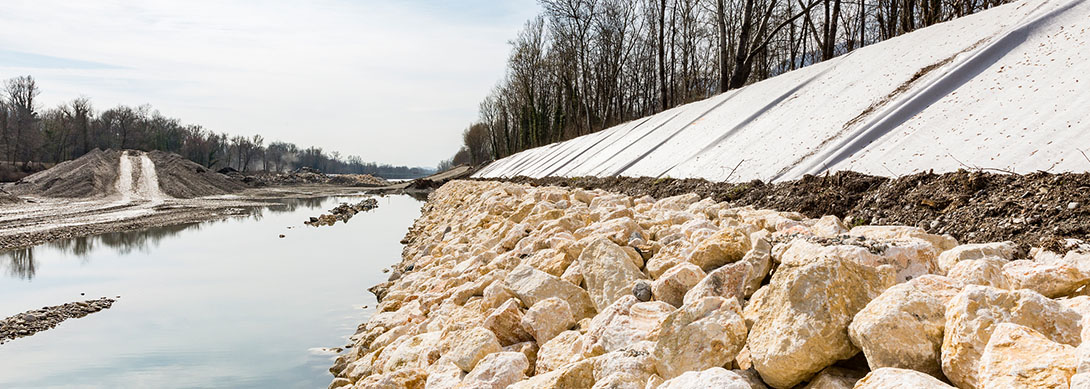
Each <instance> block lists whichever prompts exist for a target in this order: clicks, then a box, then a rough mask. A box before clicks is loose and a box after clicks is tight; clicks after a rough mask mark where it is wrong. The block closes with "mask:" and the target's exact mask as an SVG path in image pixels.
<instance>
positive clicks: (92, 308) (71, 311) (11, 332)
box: [0, 296, 120, 344]
mask: <svg viewBox="0 0 1090 389" xmlns="http://www.w3.org/2000/svg"><path fill="white" fill-rule="evenodd" d="M118 297H120V296H118ZM116 301H117V300H115V299H111V298H106V297H102V298H99V299H95V300H87V301H77V302H74V303H67V304H62V305H56V306H50V307H42V309H35V310H33V311H27V312H23V313H20V314H18V315H15V316H12V317H9V318H6V319H3V320H0V344H4V343H6V342H8V341H10V340H12V339H17V338H22V337H24V336H31V335H34V334H36V333H38V332H41V331H45V330H48V329H52V328H53V327H56V326H57V325H58V324H61V322H62V321H65V320H68V319H76V318H81V317H84V316H87V315H90V314H92V313H95V312H98V311H101V310H104V309H109V308H110V307H111V306H113V304H114V302H116Z"/></svg>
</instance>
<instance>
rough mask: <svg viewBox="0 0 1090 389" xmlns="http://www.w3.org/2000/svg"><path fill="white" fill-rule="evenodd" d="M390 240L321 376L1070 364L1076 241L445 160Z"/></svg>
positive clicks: (598, 383)
mask: <svg viewBox="0 0 1090 389" xmlns="http://www.w3.org/2000/svg"><path fill="white" fill-rule="evenodd" d="M406 242H407V246H406V247H405V250H404V253H403V262H402V263H401V264H400V265H399V266H398V268H397V269H395V272H394V276H392V277H391V281H389V282H386V283H384V284H382V285H379V286H377V287H376V288H373V289H372V290H375V291H376V295H377V296H378V297H379V299H380V304H379V306H378V309H377V313H376V314H375V315H374V316H372V317H371V318H370V320H369V321H367V322H366V323H364V324H362V325H360V326H359V329H358V331H357V333H356V334H355V335H354V336H353V342H354V347H353V348H351V349H350V350H351V351H349V353H348V354H345V355H342V356H340V357H339V358H338V359H337V361H336V363H335V365H334V366H333V367H332V368H331V369H330V371H331V372H332V373H333V374H334V375H335V377H336V378H335V379H334V381H333V382H332V384H331V385H330V387H331V388H338V387H352V388H387V387H401V388H505V387H511V388H640V389H643V388H712V387H714V388H720V387H722V388H765V387H773V388H793V387H806V388H829V387H834V388H845V387H853V386H854V387H857V388H891V387H905V388H907V387H912V388H950V387H953V386H957V387H961V388H993V387H994V388H998V387H1068V386H1069V385H1070V386H1077V384H1079V383H1090V342H1087V343H1083V341H1082V339H1083V336H1084V335H1087V336H1090V324H1087V325H1084V321H1085V320H1090V291H1088V290H1087V289H1088V288H1086V285H1087V284H1088V283H1090V276H1088V274H1090V253H1088V251H1086V250H1082V249H1074V250H1071V251H1069V252H1067V253H1066V254H1065V255H1062V256H1061V255H1058V254H1056V253H1052V252H1048V251H1045V250H1034V254H1033V257H1032V258H1017V257H1015V254H1014V252H1015V251H1014V250H1012V247H1013V245H1012V244H1011V243H1009V242H999V243H987V244H973V245H959V244H958V242H957V241H956V240H955V239H954V238H952V237H950V236H943V235H935V234H929V233H927V232H925V231H924V230H922V229H920V228H916V227H904V226H859V227H855V228H851V229H849V228H847V226H845V225H844V223H843V222H842V221H841V220H840V219H838V218H836V217H834V216H827V217H822V218H819V219H809V218H806V217H804V216H802V215H801V214H798V213H792V212H777V211H770V210H758V209H754V208H750V207H742V208H734V207H730V206H728V205H727V204H725V203H716V202H715V201H712V200H710V199H700V198H699V196H697V195H695V194H686V195H679V196H674V197H669V198H663V199H659V200H655V199H652V198H651V197H639V198H633V197H629V196H625V195H620V194H614V193H609V192H605V191H600V190H594V191H588V190H582V189H575V190H567V189H561V188H557V187H530V186H524V185H516V184H508V183H499V182H466V181H454V182H452V183H449V184H447V185H445V186H443V187H442V188H440V189H439V190H437V191H436V192H435V193H433V194H432V195H431V198H430V200H429V202H428V203H427V204H426V205H425V206H424V209H423V214H422V216H421V217H420V219H418V220H417V221H416V223H415V225H414V226H413V227H412V229H411V230H410V232H409V234H408V236H407V237H406ZM1084 317H1085V318H1086V319H1085V320H1084ZM1087 323H1090V321H1087Z"/></svg>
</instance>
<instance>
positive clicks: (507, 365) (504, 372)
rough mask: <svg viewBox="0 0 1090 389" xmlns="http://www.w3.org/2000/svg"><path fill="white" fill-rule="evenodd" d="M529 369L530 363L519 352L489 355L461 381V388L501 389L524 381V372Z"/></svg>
mask: <svg viewBox="0 0 1090 389" xmlns="http://www.w3.org/2000/svg"><path fill="white" fill-rule="evenodd" d="M529 367H530V361H529V360H527V359H526V355H523V354H522V353H520V352H513V351H505V352H498V353H495V354H489V355H488V356H487V357H484V359H482V360H481V361H480V362H478V363H477V366H476V367H474V368H473V371H471V372H469V374H467V375H466V376H465V378H463V379H462V387H463V388H466V389H469V388H474V389H478V388H479V389H486V388H487V389H503V388H506V387H507V386H508V385H511V384H513V383H516V382H519V381H522V380H523V379H525V378H526V374H525V372H526V369H527V368H529Z"/></svg>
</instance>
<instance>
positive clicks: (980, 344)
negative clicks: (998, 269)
mask: <svg viewBox="0 0 1090 389" xmlns="http://www.w3.org/2000/svg"><path fill="white" fill-rule="evenodd" d="M1080 319H1081V317H1080V315H1079V314H1078V313H1076V312H1075V311H1072V310H1070V309H1068V308H1066V307H1064V306H1063V305H1062V304H1060V303H1059V302H1057V301H1054V300H1050V299H1048V298H1046V297H1045V296H1042V295H1041V294H1039V293H1036V292H1033V291H1030V290H1024V289H1023V290H1002V289H996V288H992V287H987V286H979V285H969V286H966V287H965V289H963V290H962V291H961V292H960V293H958V294H957V295H955V296H954V298H952V299H950V301H949V302H948V303H947V304H946V326H945V328H944V332H943V340H942V371H943V373H945V374H946V377H947V378H949V379H950V381H951V382H953V383H954V384H955V385H957V386H958V387H960V388H979V387H982V386H981V380H980V375H979V372H980V370H981V369H980V358H981V355H982V354H983V352H984V348H985V347H986V346H987V345H988V341H989V340H990V339H991V337H992V333H993V332H994V331H995V328H996V326H998V325H999V324H1001V323H1013V324H1018V325H1022V326H1026V327H1029V328H1032V329H1033V330H1036V331H1037V332H1040V333H1041V334H1043V335H1044V336H1045V337H1047V338H1048V339H1050V340H1052V341H1054V342H1058V343H1063V344H1068V345H1077V344H1079V343H1080V342H1081V341H1082V338H1081V330H1082V326H1081V325H1080V323H1079V321H1080Z"/></svg>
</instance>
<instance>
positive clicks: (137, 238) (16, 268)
mask: <svg viewBox="0 0 1090 389" xmlns="http://www.w3.org/2000/svg"><path fill="white" fill-rule="evenodd" d="M411 197H413V198H414V199H416V200H419V201H426V200H427V194H424V195H423V198H421V197H420V196H419V195H417V196H411ZM327 200H329V198H328V197H315V198H299V199H282V200H278V201H277V202H276V203H272V204H269V205H267V206H264V207H253V208H249V209H247V213H245V214H243V215H239V216H234V217H228V218H224V219H220V220H210V221H205V222H201V223H188V224H179V225H174V226H166V227H157V228H152V229H148V230H142V231H124V232H112V233H107V234H102V235H95V236H85V237H80V238H72V239H63V240H58V241H53V242H48V243H43V244H41V245H38V246H33V247H26V248H20V249H14V250H8V251H0V258H3V259H4V260H0V263H3V264H6V265H5V266H6V267H7V273H8V275H9V276H10V277H12V278H19V279H24V280H28V281H29V280H32V279H34V274H35V271H36V269H37V268H38V266H37V263H36V262H35V259H34V251H35V250H41V249H44V248H49V249H56V250H60V251H62V252H66V253H69V254H72V255H74V256H76V257H78V258H80V260H81V261H83V263H86V262H87V261H88V260H89V258H88V254H89V253H91V252H93V251H94V250H95V249H96V248H100V247H107V248H111V249H114V250H115V251H116V252H117V253H118V254H121V255H125V254H130V253H133V252H142V253H149V252H151V250H154V249H155V248H157V247H159V243H160V242H161V241H162V240H163V239H166V238H169V237H172V236H175V235H178V234H179V233H181V232H182V231H186V230H200V229H202V228H205V227H207V226H211V225H215V224H217V223H222V222H226V221H229V220H238V219H251V220H253V221H261V220H262V219H263V218H264V217H265V212H269V213H270V214H284V213H292V212H295V211H297V210H299V209H312V208H318V207H320V206H321V205H322V203H323V202H325V201H327Z"/></svg>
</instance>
